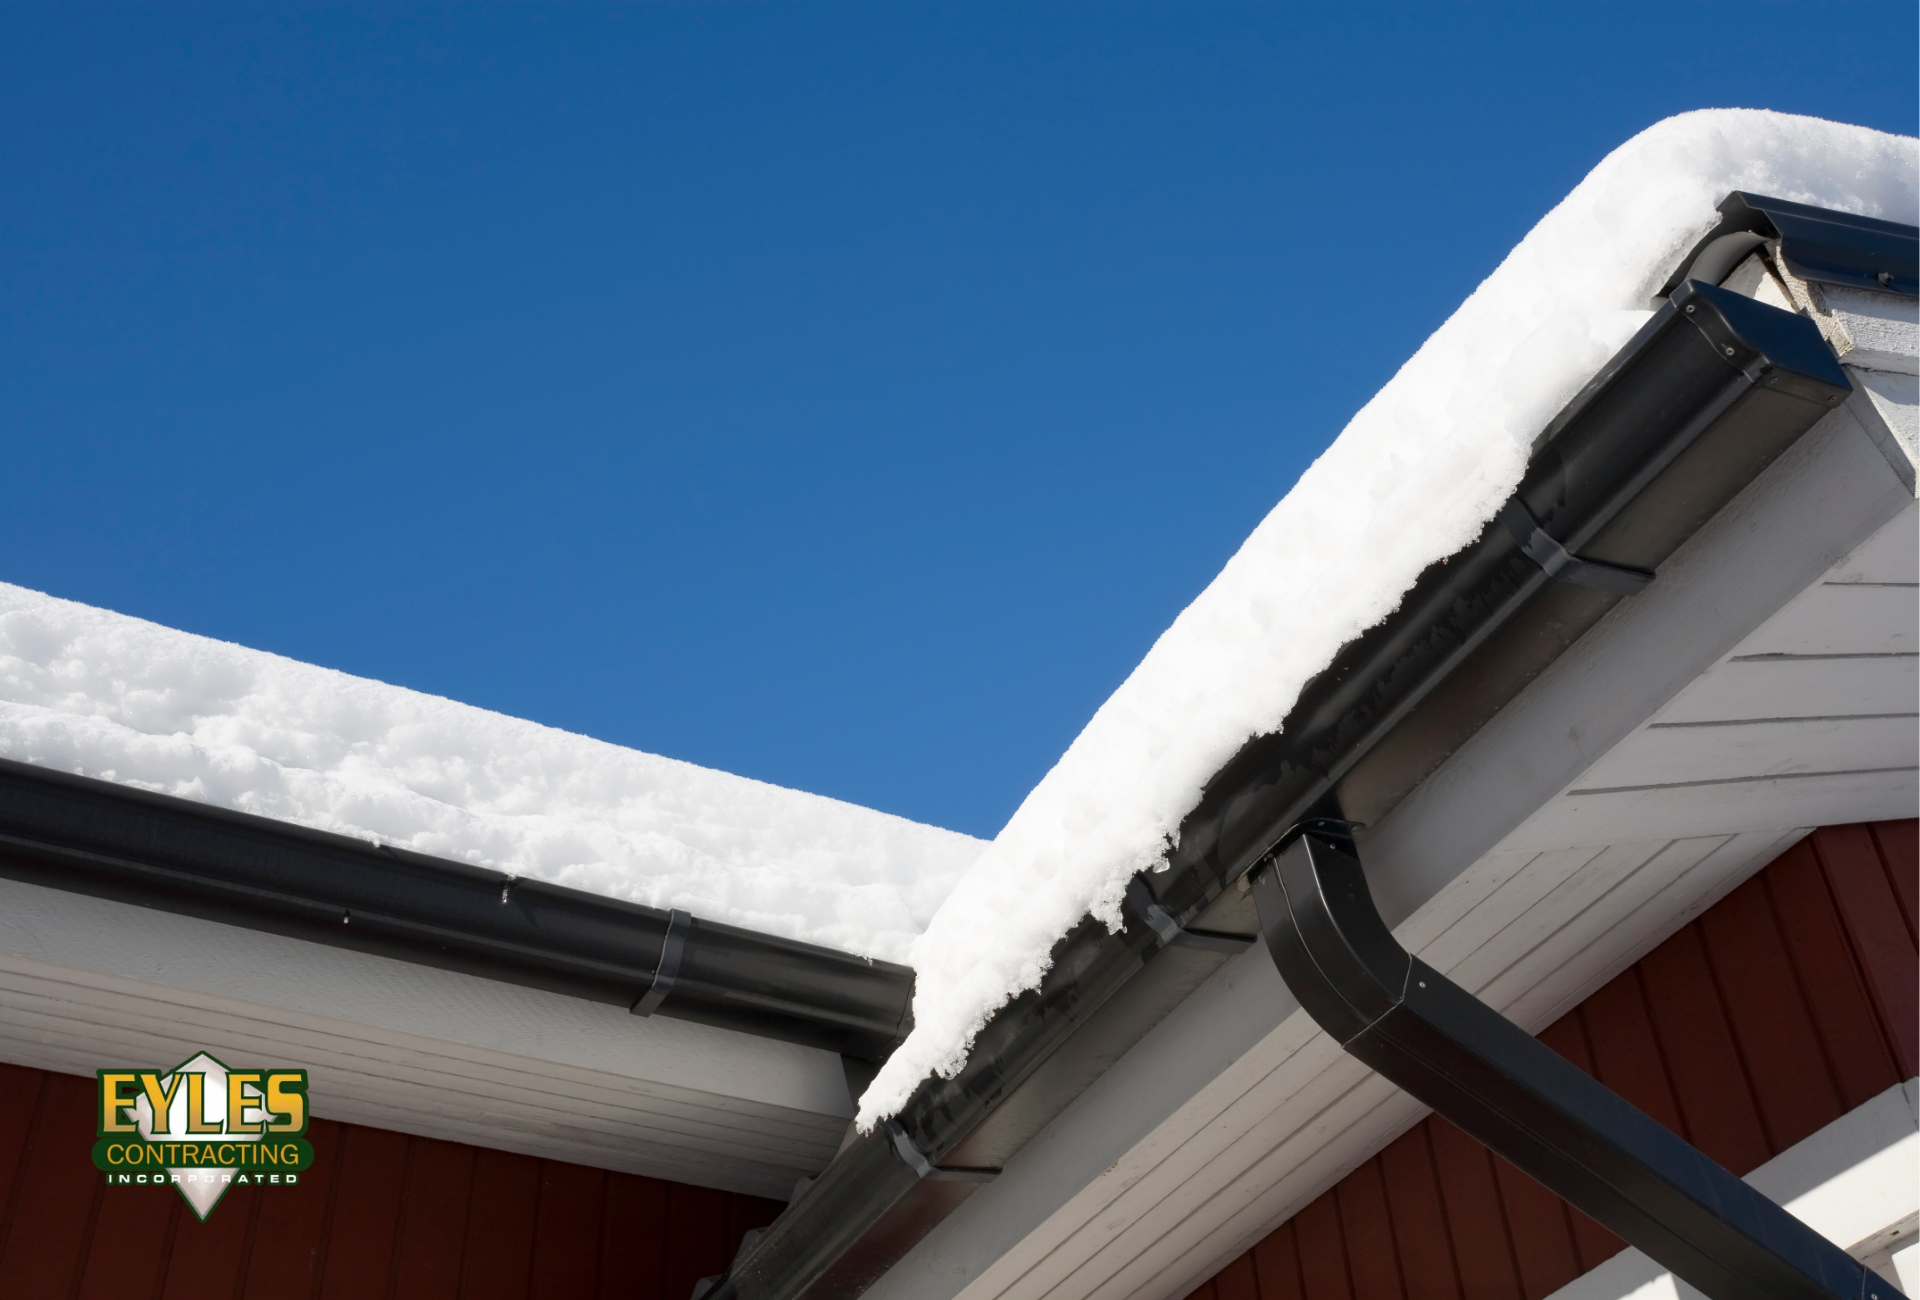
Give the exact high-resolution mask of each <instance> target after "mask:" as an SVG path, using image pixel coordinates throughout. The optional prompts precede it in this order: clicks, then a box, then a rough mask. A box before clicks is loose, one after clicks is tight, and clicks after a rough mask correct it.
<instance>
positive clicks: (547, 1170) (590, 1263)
mask: <svg viewBox="0 0 1920 1300" xmlns="http://www.w3.org/2000/svg"><path fill="white" fill-rule="evenodd" d="M606 1181H607V1177H606V1173H605V1171H603V1170H599V1169H589V1168H587V1167H586V1166H584V1165H570V1164H564V1163H562V1162H561V1161H558V1160H547V1161H543V1162H542V1164H541V1167H540V1208H539V1213H538V1218H537V1220H536V1222H535V1226H534V1235H533V1276H532V1281H531V1284H530V1285H529V1286H528V1288H527V1291H528V1294H529V1295H531V1296H532V1297H533V1300H584V1297H587V1296H591V1295H592V1294H593V1293H594V1291H595V1290H596V1289H597V1288H598V1287H599V1285H600V1222H601V1211H602V1207H603V1202H604V1200H605V1197H604V1191H605V1188H606Z"/></svg>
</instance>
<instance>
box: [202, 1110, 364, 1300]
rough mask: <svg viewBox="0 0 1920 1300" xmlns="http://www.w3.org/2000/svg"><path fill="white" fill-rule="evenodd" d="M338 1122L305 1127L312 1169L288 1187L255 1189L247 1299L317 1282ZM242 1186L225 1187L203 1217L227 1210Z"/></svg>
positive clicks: (299, 1290)
mask: <svg viewBox="0 0 1920 1300" xmlns="http://www.w3.org/2000/svg"><path fill="white" fill-rule="evenodd" d="M341 1128H342V1126H341V1125H340V1124H337V1123H335V1122H334V1121H332V1120H325V1119H316V1120H314V1121H313V1122H312V1123H311V1124H310V1125H309V1126H308V1128H307V1140H308V1141H309V1142H311V1143H313V1167H312V1168H311V1169H309V1170H307V1171H306V1172H305V1173H303V1174H301V1175H300V1181H299V1183H298V1184H296V1185H295V1186H293V1187H284V1186H283V1187H272V1186H268V1187H263V1188H261V1189H260V1190H259V1194H258V1195H259V1206H260V1208H259V1213H258V1216H257V1218H256V1219H255V1222H254V1226H253V1244H252V1246H251V1248H250V1249H249V1250H248V1252H247V1261H246V1286H245V1289H244V1290H243V1292H242V1294H243V1295H244V1296H245V1297H246V1300H281V1298H282V1297H287V1296H305V1295H309V1294H311V1293H312V1291H313V1288H314V1284H315V1283H316V1282H317V1281H318V1279H319V1271H320V1247H321V1239H322V1236H323V1235H324V1233H325V1231H326V1227H327V1217H328V1216H327V1207H328V1203H329V1202H330V1201H331V1199H332V1195H331V1194H332V1191H333V1180H334V1178H335V1177H336V1176H337V1175H338V1174H339V1172H340V1159H339V1156H340V1137H341ZM241 1190H243V1189H242V1188H237V1187H229V1188H228V1189H227V1190H226V1192H225V1193H224V1194H223V1195H222V1196H221V1197H220V1201H219V1203H218V1204H217V1205H215V1206H214V1207H213V1211H212V1213H210V1214H209V1215H208V1216H207V1217H208V1218H209V1219H212V1218H213V1217H215V1216H216V1215H219V1214H221V1213H222V1212H223V1211H225V1210H226V1209H227V1197H229V1196H232V1195H233V1194H234V1193H235V1192H237V1191H241Z"/></svg>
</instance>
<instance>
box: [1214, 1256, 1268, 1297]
mask: <svg viewBox="0 0 1920 1300" xmlns="http://www.w3.org/2000/svg"><path fill="white" fill-rule="evenodd" d="M1213 1300H1260V1284H1259V1283H1258V1282H1256V1281H1255V1280H1254V1276H1253V1256H1252V1255H1251V1254H1247V1255H1237V1256H1235V1257H1234V1258H1233V1259H1230V1260H1228V1261H1227V1263H1226V1264H1225V1265H1224V1266H1223V1267H1222V1268H1221V1269H1220V1271H1219V1272H1218V1273H1215V1274H1214V1275H1213Z"/></svg>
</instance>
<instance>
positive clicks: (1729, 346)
mask: <svg viewBox="0 0 1920 1300" xmlns="http://www.w3.org/2000/svg"><path fill="white" fill-rule="evenodd" d="M1727 355H1728V356H1732V355H1733V344H1731V343H1729V344H1727Z"/></svg>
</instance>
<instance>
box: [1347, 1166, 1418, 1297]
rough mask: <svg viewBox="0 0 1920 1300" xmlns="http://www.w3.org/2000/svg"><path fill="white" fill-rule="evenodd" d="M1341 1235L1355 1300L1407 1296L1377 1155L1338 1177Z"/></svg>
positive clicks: (1384, 1184)
mask: <svg viewBox="0 0 1920 1300" xmlns="http://www.w3.org/2000/svg"><path fill="white" fill-rule="evenodd" d="M1333 1190H1334V1199H1335V1200H1336V1201H1337V1202H1338V1204H1339V1208H1340V1235H1341V1237H1342V1239H1344V1241H1345V1242H1346V1247H1347V1275H1348V1277H1350V1278H1351V1279H1352V1280H1353V1295H1354V1300H1406V1289H1405V1288H1404V1287H1403V1286H1401V1284H1400V1249H1399V1245H1398V1243H1397V1242H1395V1241H1394V1237H1393V1220H1392V1218H1391V1217H1390V1216H1389V1214H1388V1212H1387V1188H1386V1183H1385V1181H1384V1179H1383V1177H1382V1174H1381V1168H1380V1161H1379V1158H1378V1157H1375V1158H1374V1159H1372V1160H1369V1161H1367V1163H1365V1164H1364V1165H1361V1166H1360V1167H1359V1168H1358V1169H1356V1170H1354V1171H1353V1172H1352V1173H1350V1174H1348V1175H1347V1176H1346V1177H1345V1178H1343V1179H1341V1180H1340V1182H1339V1184H1338V1186H1336V1187H1335V1188H1334V1189H1333Z"/></svg>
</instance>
